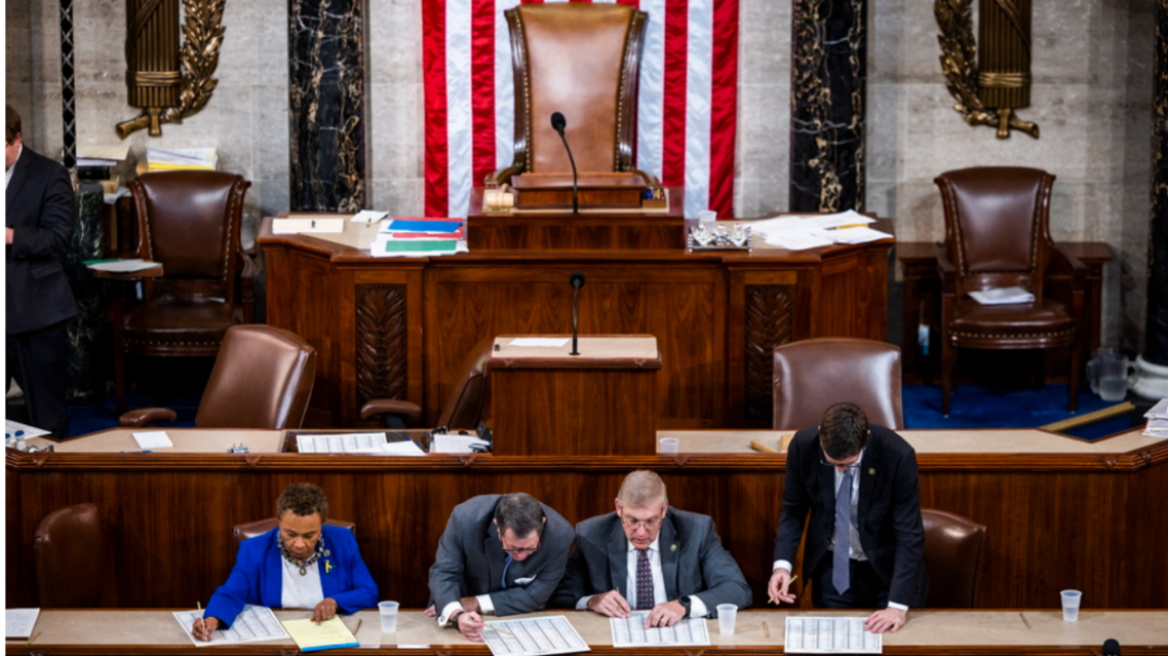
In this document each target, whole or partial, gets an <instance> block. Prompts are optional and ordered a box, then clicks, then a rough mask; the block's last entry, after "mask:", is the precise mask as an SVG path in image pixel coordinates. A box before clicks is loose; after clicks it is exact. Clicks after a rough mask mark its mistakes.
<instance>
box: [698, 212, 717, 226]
mask: <svg viewBox="0 0 1168 656" xmlns="http://www.w3.org/2000/svg"><path fill="white" fill-rule="evenodd" d="M717 220H718V213H717V212H715V211H714V210H702V211H700V212H698V221H700V222H701V223H702V224H704V225H713V224H714V222H715V221H717Z"/></svg>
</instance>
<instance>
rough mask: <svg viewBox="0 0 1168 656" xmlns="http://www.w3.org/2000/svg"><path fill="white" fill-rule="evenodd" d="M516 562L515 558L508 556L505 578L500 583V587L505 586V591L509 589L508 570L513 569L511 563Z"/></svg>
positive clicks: (504, 564) (504, 567)
mask: <svg viewBox="0 0 1168 656" xmlns="http://www.w3.org/2000/svg"><path fill="white" fill-rule="evenodd" d="M514 561H515V559H514V558H512V557H511V556H507V560H506V561H505V562H504V563H503V576H502V578H501V580H500V581H499V585H501V586H503V589H504V590H506V589H507V570H508V569H510V568H511V563H512V562H514Z"/></svg>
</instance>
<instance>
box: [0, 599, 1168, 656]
mask: <svg viewBox="0 0 1168 656" xmlns="http://www.w3.org/2000/svg"><path fill="white" fill-rule="evenodd" d="M383 596H384V595H383ZM1056 596H1057V593H1056ZM275 613H276V616H277V617H278V618H279V619H281V620H291V619H303V618H306V617H309V616H310V615H311V612H308V611H295V610H277V611H275ZM792 614H796V615H814V616H837V617H864V616H866V615H867V613H864V612H856V611H814V612H813V613H791V612H784V611H745V612H740V613H739V614H738V621H737V625H736V627H735V634H734V635H733V636H723V635H720V634H719V633H718V621H717V620H706V630H707V631H708V632H709V634H710V646H709V647H674V648H663V647H652V648H642V649H619V650H618V649H615V648H613V647H612V632H611V629H610V628H609V622H608V618H606V617H602V616H600V615H597V614H596V613H592V612H589V611H556V612H546V613H533V614H531V615H527V616H511V617H508V618H505V619H514V618H516V617H539V616H544V615H566V616H567V617H568V619H569V621H571V622H572V625H573V626H574V627H575V628H576V631H577V632H578V633H579V634H580V637H581V638H583V639H584V641H585V642H587V643H588V645H589V646H590V647H591V648H592V650H593V651H595V652H601V653H620V654H662V655H670V656H673V655H677V656H682V655H692V654H697V653H719V652H725V653H727V654H735V655H738V656H750V655H752V654H771V655H773V654H777V653H781V652H782V647H783V644H784V637H785V636H784V628H785V626H786V618H787V616H788V615H792ZM495 619H497V618H488V621H494V620H495ZM343 621H344V623H345V625H346V626H348V627H349V630H353V629H357V630H356V631H355V633H354V636H355V637H356V638H357V641H358V642H360V643H361V646H362V647H364V648H368V649H372V650H376V651H374V653H378V652H394V653H409V654H426V655H429V654H449V653H453V652H458V653H467V654H488V653H490V652H489V651H488V648H487V647H486V646H485V645H483V644H482V643H472V642H470V641H468V640H466V639H465V638H463V637H462V635H461V634H459V633H458V632H457V631H455V630H454V629H439V628H438V624H437V622H436V621H435V620H434V619H433V618H429V617H426V616H425V615H423V614H422V612H421V611H402V612H401V613H400V614H399V615H398V620H397V631H396V632H394V633H386V634H383V633H381V624H380V619H379V618H378V615H377V612H376V611H373V610H366V611H360V612H357V613H354V614H353V615H351V616H348V617H345V618H343ZM358 621H360V627H358V625H357V623H358ZM763 622H766V624H767V629H766V631H764V629H763ZM36 631H37V632H38V633H39V635H38V636H37V637H36V640H35V641H34V642H33V643H32V644H31V645H29V644H28V643H27V642H26V641H17V640H10V641H8V642H7V644H6V645H5V646H6V651H7V652H8V653H9V654H34V653H35V654H80V653H85V654H93V655H95V656H100V655H104V654H125V653H147V652H148V653H165V654H180V653H181V654H196V653H197V654H205V653H207V652H206V651H205V650H203V649H202V648H200V647H196V646H195V645H194V644H192V643H191V641H190V639H189V638H187V636H186V634H185V633H184V632H183V630H182V629H181V628H180V627H179V625H178V622H177V621H176V620H175V619H174V616H173V615H171V614H170V612H169V611H162V610H111V611H100V610H89V611H86V610H58V611H53V610H46V611H42V612H41V615H40V618H39V619H38V621H37V628H36ZM766 632H769V633H770V638H767V637H766ZM1108 638H1115V639H1117V640H1118V641H1119V643H1120V645H1121V646H1122V648H1123V653H1125V654H1132V653H1136V654H1141V655H1144V656H1162V655H1163V654H1168V612H1165V611H1092V610H1083V611H1080V613H1079V621H1078V622H1064V621H1063V620H1062V611H1060V610H1054V609H1048V610H1021V611H1019V610H1010V611H996V612H985V611H910V613H909V620H908V622H907V623H906V624H905V625H904V627H903V628H901V629H900V630H899V631H897V632H896V633H886V634H884V653H885V654H905V655H920V654H938V655H942V656H962V655H965V654H970V653H974V654H1025V655H1027V656H1046V655H1050V656H1094V655H1096V654H1098V653H1099V649H1100V647H1101V646H1102V645H1103V641H1104V640H1106V639H1108ZM295 649H296V644H295V643H294V642H292V641H291V640H273V641H269V642H254V643H250V644H246V645H239V646H238V647H236V648H233V649H230V652H231V653H232V654H240V653H247V654H257V655H261V654H262V655H267V654H271V655H272V656H277V655H281V656H282V655H283V654H289V653H294V650H295ZM354 653H356V652H354ZM361 653H365V652H361Z"/></svg>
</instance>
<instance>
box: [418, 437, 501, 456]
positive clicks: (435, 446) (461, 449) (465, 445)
mask: <svg viewBox="0 0 1168 656" xmlns="http://www.w3.org/2000/svg"><path fill="white" fill-rule="evenodd" d="M472 444H482V445H483V446H486V445H488V444H489V442H487V441H486V440H481V439H479V438H478V437H475V436H473V435H435V436H434V438H433V440H431V442H430V453H474V450H472V449H471V448H470V447H471V445H472Z"/></svg>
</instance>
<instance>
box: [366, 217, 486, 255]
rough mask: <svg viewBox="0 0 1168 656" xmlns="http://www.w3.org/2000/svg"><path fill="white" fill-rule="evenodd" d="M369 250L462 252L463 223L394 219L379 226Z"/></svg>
mask: <svg viewBox="0 0 1168 656" xmlns="http://www.w3.org/2000/svg"><path fill="white" fill-rule="evenodd" d="M370 252H371V253H372V254H373V255H376V256H380V257H392V256H414V257H422V256H425V257H433V256H436V255H453V254H454V253H465V252H467V248H466V222H465V221H462V220H461V219H406V218H395V219H394V220H392V221H388V222H385V223H383V224H382V225H381V227H380V228H379V229H378V231H377V238H376V239H375V240H374V242H373V246H372V247H371V248H370Z"/></svg>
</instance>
